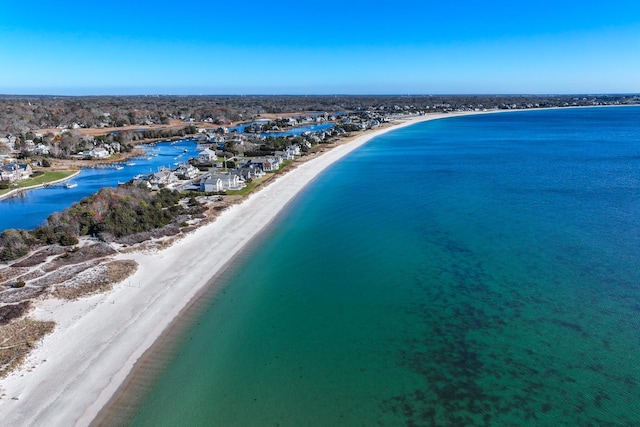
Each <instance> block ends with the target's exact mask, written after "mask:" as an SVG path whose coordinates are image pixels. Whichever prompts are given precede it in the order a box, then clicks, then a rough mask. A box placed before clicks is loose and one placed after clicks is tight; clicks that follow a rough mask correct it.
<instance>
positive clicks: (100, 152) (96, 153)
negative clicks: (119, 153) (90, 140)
mask: <svg viewBox="0 0 640 427" xmlns="http://www.w3.org/2000/svg"><path fill="white" fill-rule="evenodd" d="M110 155H111V154H109V151H107V149H105V148H104V147H94V148H93V149H91V150H89V151H87V156H89V157H91V158H94V159H106V158H107V157H109V156H110Z"/></svg>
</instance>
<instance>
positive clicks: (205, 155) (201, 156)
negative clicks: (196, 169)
mask: <svg viewBox="0 0 640 427" xmlns="http://www.w3.org/2000/svg"><path fill="white" fill-rule="evenodd" d="M217 158H218V156H216V152H215V151H213V150H210V149H208V148H205V149H204V150H202V151H201V152H200V153H198V160H200V161H202V162H212V161H215V160H216V159H217Z"/></svg>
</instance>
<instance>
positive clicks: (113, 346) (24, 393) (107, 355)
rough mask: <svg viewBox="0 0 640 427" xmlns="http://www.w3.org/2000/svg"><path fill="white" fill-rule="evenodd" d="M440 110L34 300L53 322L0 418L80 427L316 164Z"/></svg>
mask: <svg viewBox="0 0 640 427" xmlns="http://www.w3.org/2000/svg"><path fill="white" fill-rule="evenodd" d="M446 116H451V115H446ZM439 117H442V115H429V116H426V117H419V118H415V119H412V120H410V121H407V122H405V123H402V124H400V125H396V126H392V127H388V128H385V129H381V130H379V131H376V132H372V133H369V134H366V135H363V136H360V137H358V138H356V139H354V140H353V141H352V142H349V143H347V144H343V145H340V146H338V147H336V148H334V149H332V150H331V151H328V152H326V153H324V154H323V155H321V156H319V157H317V158H316V159H313V160H310V161H308V162H305V163H302V164H300V165H299V166H298V167H297V168H296V169H294V170H292V171H290V172H289V173H287V174H285V175H283V176H281V177H279V178H278V179H277V180H276V181H275V182H273V183H272V184H270V185H268V186H267V187H265V188H264V189H262V190H261V191H259V192H257V193H255V194H253V195H251V196H250V197H249V198H247V200H245V201H244V202H242V203H241V204H239V205H235V206H232V207H231V208H230V209H229V210H227V211H225V212H223V213H222V214H221V215H220V216H219V217H218V218H217V220H216V221H215V222H213V223H211V224H208V225H206V226H203V227H201V228H199V229H197V230H196V231H194V232H193V233H191V234H189V235H187V236H186V237H185V238H184V239H182V240H180V241H178V242H176V243H175V244H173V245H172V246H171V247H169V248H167V249H165V250H162V251H159V252H156V253H133V254H120V255H118V258H120V259H135V260H136V261H138V263H139V265H140V267H139V269H138V271H137V272H136V274H135V275H133V276H131V278H130V279H127V280H126V281H125V282H124V283H121V284H119V285H117V286H115V288H114V289H113V290H112V291H110V292H108V293H105V294H101V295H96V296H92V297H89V298H83V299H81V300H79V301H73V302H66V301H59V300H46V301H42V302H38V303H37V308H36V310H35V312H34V313H33V314H32V317H34V318H37V319H46V320H54V321H55V322H56V323H57V326H56V329H55V331H54V332H53V333H52V334H50V335H49V336H47V337H45V338H44V340H43V341H42V342H41V343H39V345H38V346H37V348H36V349H35V350H34V351H33V352H32V353H31V355H30V356H29V357H28V359H27V362H26V363H25V365H24V368H23V369H21V370H20V371H18V372H16V373H14V374H12V375H10V376H9V377H7V378H5V379H3V380H1V381H0V395H2V398H1V399H0V414H1V415H0V417H1V419H2V422H1V424H2V425H8V426H9V425H11V426H71V425H88V424H89V423H90V422H91V421H92V419H93V418H94V417H95V416H96V414H97V413H98V412H99V411H100V409H101V408H102V407H103V406H104V405H105V404H106V403H107V402H108V401H109V399H110V398H111V396H112V395H113V394H114V393H115V391H116V390H117V389H118V387H119V386H120V384H122V382H123V381H124V380H125V378H126V377H127V375H128V373H129V372H130V371H131V369H132V367H133V365H134V364H135V362H136V360H137V359H138V358H139V357H140V356H142V354H143V353H144V352H145V350H146V349H148V348H149V347H150V346H151V345H152V344H153V343H154V341H155V340H156V339H157V338H158V336H159V335H160V334H161V333H162V331H163V330H164V329H165V328H166V327H167V325H169V324H170V323H171V321H172V320H173V319H174V318H175V317H176V316H177V315H178V314H179V313H180V311H181V310H182V309H183V308H184V307H185V306H186V305H187V304H188V303H189V301H190V300H191V299H192V298H193V297H194V296H195V295H197V294H198V292H199V291H200V290H201V289H202V287H203V286H204V285H206V284H207V282H208V281H209V279H210V278H211V277H213V276H214V275H215V274H216V273H218V272H219V271H220V269H222V268H223V267H224V266H225V265H226V264H227V262H228V261H230V260H231V259H232V258H233V257H234V256H235V255H236V254H238V253H239V252H240V251H241V250H242V249H243V248H244V247H245V245H246V244H247V243H248V242H249V241H250V240H251V239H252V238H253V237H254V236H255V235H257V234H258V233H259V232H260V231H261V230H262V229H263V228H264V227H265V226H267V225H268V224H269V223H270V222H271V221H272V220H273V219H274V218H275V216H276V215H277V214H278V212H280V210H281V209H282V208H283V207H284V206H285V205H286V203H287V202H289V201H290V200H291V199H293V198H294V197H295V195H296V194H297V193H298V192H299V191H300V190H301V189H302V188H304V187H305V186H306V185H307V184H308V183H309V182H310V181H311V180H313V179H314V178H315V177H316V176H317V175H318V174H319V173H320V172H321V171H323V170H324V169H325V168H327V167H328V166H330V165H331V164H333V163H334V162H335V161H337V160H339V159H340V158H342V157H343V156H345V155H346V154H348V153H349V152H351V151H353V150H354V149H356V148H358V147H359V146H361V145H362V144H364V143H366V142H367V141H369V140H370V139H372V138H374V137H376V136H378V135H381V134H383V133H386V132H388V131H391V130H395V129H397V128H399V127H404V126H407V125H410V124H413V123H415V122H417V121H424V120H430V119H435V118H439Z"/></svg>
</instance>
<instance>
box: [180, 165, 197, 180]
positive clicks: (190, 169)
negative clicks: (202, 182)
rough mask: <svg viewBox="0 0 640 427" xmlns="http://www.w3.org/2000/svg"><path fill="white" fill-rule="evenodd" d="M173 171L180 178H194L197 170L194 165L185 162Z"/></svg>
mask: <svg viewBox="0 0 640 427" xmlns="http://www.w3.org/2000/svg"><path fill="white" fill-rule="evenodd" d="M174 173H175V174H176V176H177V177H178V178H180V179H194V178H196V177H197V176H198V173H199V170H198V168H196V167H195V166H193V165H190V164H188V163H187V164H182V165H180V166H179V167H178V168H177V169H176V170H175V171H174Z"/></svg>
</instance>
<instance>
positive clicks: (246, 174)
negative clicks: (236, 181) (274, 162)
mask: <svg viewBox="0 0 640 427" xmlns="http://www.w3.org/2000/svg"><path fill="white" fill-rule="evenodd" d="M231 173H232V174H234V175H238V176H240V177H241V178H242V179H243V180H245V181H246V180H248V179H255V178H261V177H263V176H264V175H265V173H264V171H263V170H262V169H261V168H259V167H254V166H251V165H249V166H244V167H241V168H239V169H233V170H231Z"/></svg>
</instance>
